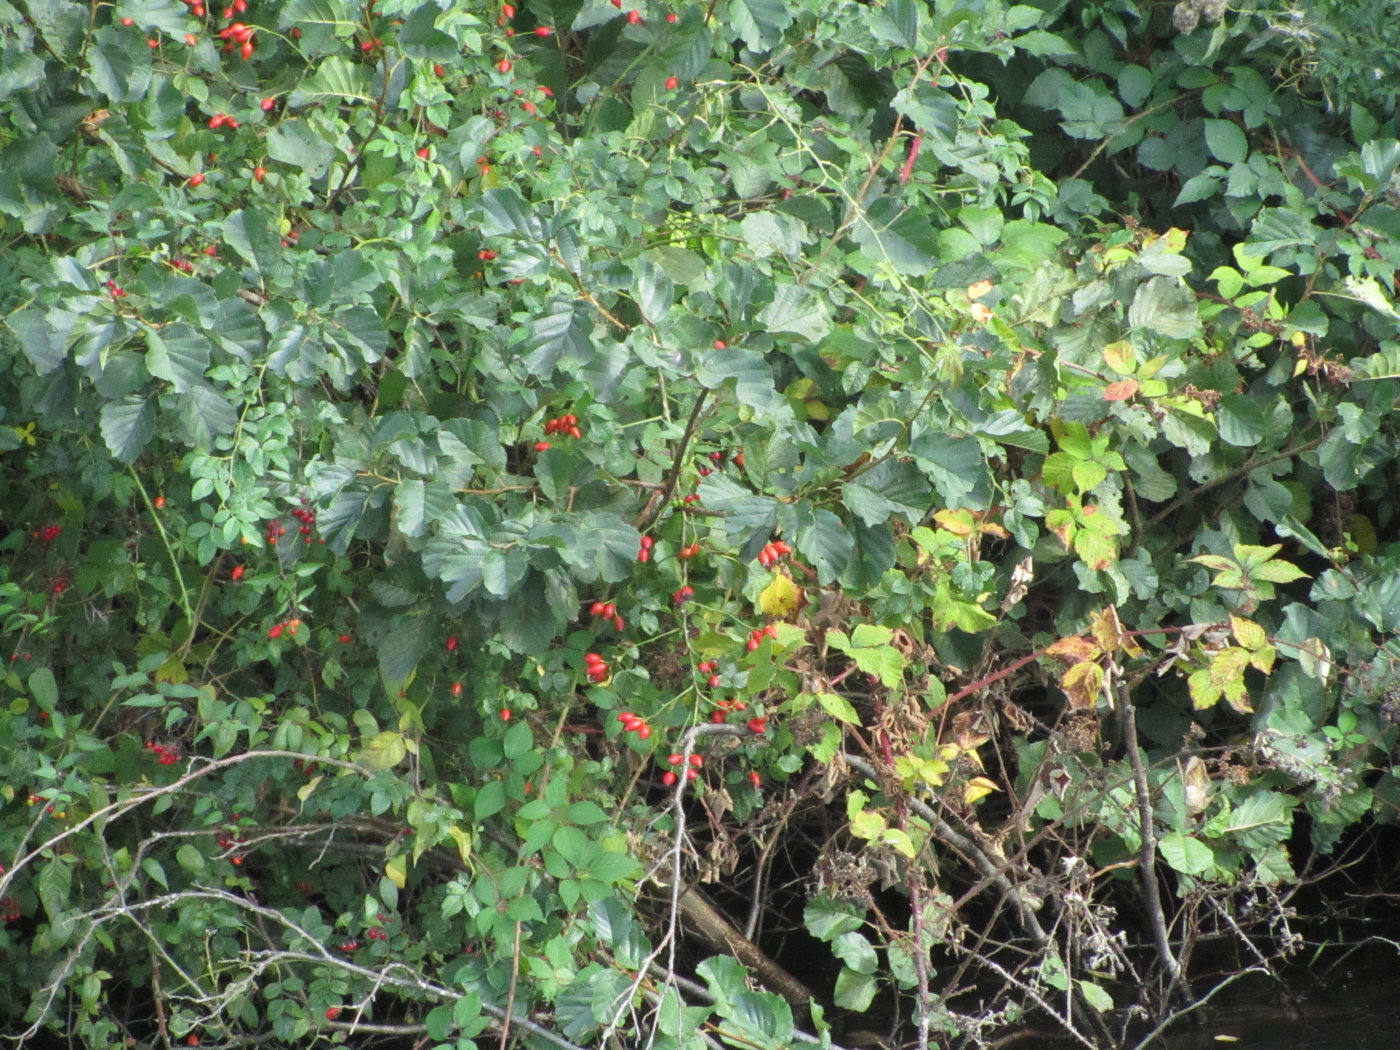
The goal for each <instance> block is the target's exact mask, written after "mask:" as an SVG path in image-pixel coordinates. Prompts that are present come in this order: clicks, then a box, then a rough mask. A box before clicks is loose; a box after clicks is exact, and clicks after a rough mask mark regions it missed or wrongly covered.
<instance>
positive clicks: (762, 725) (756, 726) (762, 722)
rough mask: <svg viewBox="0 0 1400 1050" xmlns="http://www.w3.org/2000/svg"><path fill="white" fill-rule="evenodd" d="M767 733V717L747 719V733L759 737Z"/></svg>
mask: <svg viewBox="0 0 1400 1050" xmlns="http://www.w3.org/2000/svg"><path fill="white" fill-rule="evenodd" d="M767 731H768V716H767V715H764V716H763V717H762V718H750V719H749V732H751V733H754V734H757V735H760V736H761V735H762V734H764V733H766V732H767Z"/></svg>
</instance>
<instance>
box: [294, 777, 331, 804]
mask: <svg viewBox="0 0 1400 1050" xmlns="http://www.w3.org/2000/svg"><path fill="white" fill-rule="evenodd" d="M324 779H325V778H324V777H313V778H312V779H310V780H308V781H307V782H306V783H305V784H303V785H302V786H301V787H299V788H297V801H298V802H305V801H306V800H307V799H309V798H310V797H311V795H312V793H313V792H314V791H315V790H316V785H317V784H319V783H320V782H321V781H322V780H324Z"/></svg>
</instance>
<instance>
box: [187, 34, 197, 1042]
mask: <svg viewBox="0 0 1400 1050" xmlns="http://www.w3.org/2000/svg"><path fill="white" fill-rule="evenodd" d="M196 40H197V38H196V37H195V35H194V34H193V33H186V34H185V46H186V47H194V45H195V42H196ZM190 1045H191V1046H193V1045H194V1044H193V1043H191V1044H190Z"/></svg>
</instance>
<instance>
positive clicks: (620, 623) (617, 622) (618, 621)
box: [612, 616, 627, 632]
mask: <svg viewBox="0 0 1400 1050" xmlns="http://www.w3.org/2000/svg"><path fill="white" fill-rule="evenodd" d="M612 622H613V630H615V631H619V632H620V631H622V630H623V629H624V628H626V626H627V621H626V620H624V619H623V618H622V617H621V616H614V617H613V618H612Z"/></svg>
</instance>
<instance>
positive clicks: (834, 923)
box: [802, 896, 865, 941]
mask: <svg viewBox="0 0 1400 1050" xmlns="http://www.w3.org/2000/svg"><path fill="white" fill-rule="evenodd" d="M802 923H803V925H804V926H806V927H807V932H808V933H810V934H811V935H812V936H813V937H815V938H817V939H818V940H820V941H830V940H834V939H835V938H837V937H839V936H840V935H841V934H843V933H850V932H852V931H854V930H859V929H860V928H861V927H863V926H864V925H865V919H864V917H863V916H862V914H861V913H860V911H859V909H857V907H856V905H855V903H854V902H853V901H849V900H837V899H836V898H833V897H824V896H823V897H813V898H812V899H811V900H810V901H808V902H807V906H806V908H804V909H803V912H802Z"/></svg>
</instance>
